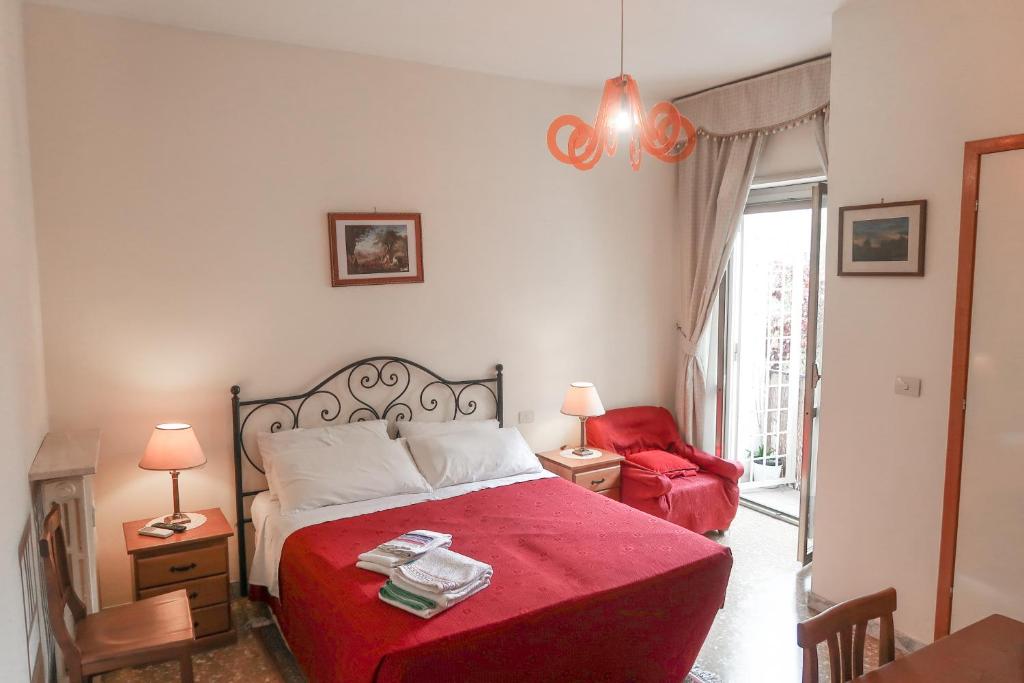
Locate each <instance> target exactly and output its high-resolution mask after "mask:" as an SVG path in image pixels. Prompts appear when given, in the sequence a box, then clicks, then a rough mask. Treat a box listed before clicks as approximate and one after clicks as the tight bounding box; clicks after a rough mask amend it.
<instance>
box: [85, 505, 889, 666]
mask: <svg viewBox="0 0 1024 683" xmlns="http://www.w3.org/2000/svg"><path fill="white" fill-rule="evenodd" d="M713 538H714V539H715V540H716V541H718V542H720V543H723V544H725V545H728V546H730V547H731V548H732V551H733V558H734V565H733V571H732V576H731V578H730V581H729V591H728V595H727V596H726V604H725V608H724V609H723V610H722V611H720V612H719V613H718V616H717V617H716V619H715V624H714V626H713V627H712V629H711V633H710V634H709V635H708V639H707V641H706V642H705V644H704V648H703V649H702V650H701V653H700V656H699V657H698V659H697V665H698V666H699V667H701V668H702V669H704V670H705V671H708V672H712V673H714V674H717V677H718V678H719V679H720V680H721V681H722V682H723V683H748V682H756V683H772V682H774V681H785V682H786V683H792V682H795V681H799V680H800V672H801V664H800V649H799V648H798V647H797V646H796V623H797V622H798V621H800V620H802V619H805V618H806V617H808V616H810V614H811V613H810V612H809V610H808V609H807V605H806V600H805V594H806V586H807V583H808V582H809V577H808V573H807V571H806V570H803V569H801V568H800V565H799V564H798V563H797V561H796V527H794V526H793V525H791V524H786V523H785V522H780V521H778V520H775V519H772V518H770V517H767V516H765V515H762V514H760V513H758V512H754V511H753V510H749V509H747V508H743V507H741V508H740V509H739V514H738V515H737V517H736V521H735V522H733V526H732V529H731V530H730V531H728V532H727V533H726V534H725V535H723V536H713ZM234 613H235V617H236V623H237V624H239V625H240V627H239V639H238V643H237V644H236V645H232V646H229V647H224V648H220V649H217V650H211V651H208V652H205V653H202V654H199V655H196V656H195V657H194V658H193V661H194V666H195V674H196V681H197V683H207V682H210V683H236V682H241V681H245V682H246V683H248V682H250V681H252V682H253V683H278V682H283V683H294V682H297V681H301V680H302V676H301V674H300V673H299V672H298V668H297V667H296V665H295V662H294V660H292V658H291V655H290V654H289V653H288V651H287V650H286V649H285V647H284V645H283V642H282V641H281V639H280V636H279V634H278V632H277V629H276V627H275V626H274V625H273V624H272V622H270V621H269V620H268V619H267V618H266V617H267V613H266V608H265V607H264V606H262V605H259V604H255V603H249V601H248V600H238V601H236V602H235V604H234ZM868 641H869V642H868V644H867V645H868V649H869V651H870V654H869V655H868V659H869V661H871V662H874V661H875V658H876V657H877V654H876V653H877V642H876V641H873V639H870V638H869V639H868ZM820 657H822V658H823V661H827V657H825V656H824V651H822V654H821V655H820ZM823 673H824V672H823ZM102 680H103V683H142V682H145V683H162V682H163V681H167V682H168V683H170V682H172V681H177V680H178V668H177V665H176V664H173V663H166V664H159V665H154V666H149V667H138V668H135V669H130V670H123V671H118V672H115V673H113V674H108V675H105V676H103V677H102ZM822 680H823V681H827V680H828V676H827V675H823V677H822Z"/></svg>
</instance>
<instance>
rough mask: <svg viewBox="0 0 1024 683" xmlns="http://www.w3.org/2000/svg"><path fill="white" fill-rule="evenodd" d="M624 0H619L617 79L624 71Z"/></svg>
mask: <svg viewBox="0 0 1024 683" xmlns="http://www.w3.org/2000/svg"><path fill="white" fill-rule="evenodd" d="M625 53H626V0H619V79H620V80H621V79H622V76H623V75H624V74H625V73H626V70H625V68H624V66H623V65H624V64H625Z"/></svg>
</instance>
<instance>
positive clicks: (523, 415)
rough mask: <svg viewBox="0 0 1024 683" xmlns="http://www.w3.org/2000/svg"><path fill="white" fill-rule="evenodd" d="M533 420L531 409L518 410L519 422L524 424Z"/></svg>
mask: <svg viewBox="0 0 1024 683" xmlns="http://www.w3.org/2000/svg"><path fill="white" fill-rule="evenodd" d="M531 422H533V411H532V410H520V411H519V424H521V425H525V424H530V423H531Z"/></svg>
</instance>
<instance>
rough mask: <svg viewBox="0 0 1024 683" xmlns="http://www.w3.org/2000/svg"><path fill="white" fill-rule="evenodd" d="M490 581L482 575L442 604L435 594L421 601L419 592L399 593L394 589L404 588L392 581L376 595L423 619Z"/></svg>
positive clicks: (402, 589)
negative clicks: (456, 595) (457, 594)
mask: <svg viewBox="0 0 1024 683" xmlns="http://www.w3.org/2000/svg"><path fill="white" fill-rule="evenodd" d="M490 583H491V581H490V578H489V577H484V578H483V579H481V580H480V581H478V582H476V583H474V584H473V585H471V586H469V587H467V588H466V589H465V590H464V591H462V592H461V593H460V594H459V596H458V597H455V596H452V597H451V598H450V599H448V600H446V601H445V602H444V604H443V605H442V604H441V602H439V601H438V600H437V599H436V596H435V597H434V598H432V599H431V600H432V601H433V602H431V600H427V601H421V600H419V599H417V597H416V596H418V595H419V593H417V594H415V595H413V596H409V595H405V596H402V595H399V594H397V593H396V590H397V591H404V590H406V589H405V588H402V587H400V586H397V585H395V584H394V583H393V581H389V582H388V584H391V585H388V584H385V586H384V587H383V588H381V589H380V591H379V592H378V593H377V596H378V597H379V598H380V599H381V600H382V601H383V602H386V603H387V604H389V605H393V606H394V607H397V608H398V609H400V610H404V611H406V612H408V613H409V614H415V615H416V616H418V617H422V618H423V619H430V618H431V617H433V616H436V615H438V614H440V613H441V612H443V611H445V610H446V609H448V608H450V607H451V606H452V605H455V604H458V603H460V602H462V601H463V600H465V599H466V598H468V597H470V596H471V595H475V594H476V593H479V592H480V591H482V590H483V589H485V588H487V586H489V585H490Z"/></svg>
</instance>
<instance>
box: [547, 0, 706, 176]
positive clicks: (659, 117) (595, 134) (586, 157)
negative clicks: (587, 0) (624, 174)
mask: <svg viewBox="0 0 1024 683" xmlns="http://www.w3.org/2000/svg"><path fill="white" fill-rule="evenodd" d="M624 3H625V0H620V4H619V75H618V76H613V77H612V78H609V79H608V80H607V81H605V82H604V93H603V94H602V95H601V104H600V105H599V106H598V109H597V118H596V119H595V120H594V124H593V125H590V124H589V123H587V122H586V121H584V120H583V119H581V118H580V117H578V116H576V115H575V114H562V115H561V116H559V117H558V118H556V119H555V120H554V121H552V122H551V125H550V126H548V150H550V152H551V154H552V156H554V157H555V158H556V159H558V160H559V161H561V162H562V163H564V164H571V165H572V166H575V167H576V168H578V169H579V170H581V171H588V170H590V169H592V168H593V167H594V166H596V165H597V162H598V161H600V160H601V153H602V152H607V153H608V156H612V155H614V154H615V149H616V147H617V146H618V141H619V135H620V134H625V135H627V136H628V137H629V163H630V164H631V165H632V166H633V170H634V171H636V170H639V168H640V157H641V155H642V153H643V152H644V151H646V152H647V153H648V154H650V155H651V156H652V157H654V158H655V159H661V160H662V161H665V162H668V163H674V162H679V161H682V160H683V159H685V158H686V157H688V156H690V155H691V154H693V150H694V147H696V146H697V131H696V130H695V129H694V126H693V123H691V122H690V120H689V119H688V118H686V117H685V116H683V115H682V114H680V113H679V110H678V109H676V108H675V106H673V104H672V103H671V102H658V103H657V104H656V105H654V106H653V107H651V111H650V112H649V113H648V112H645V111H644V103H643V101H642V100H641V99H640V89H639V88H638V87H637V84H636V81H635V80H633V77H632V76H630V75H629V74H627V73H625V72H624V71H623V63H624V60H623V55H624V52H625V49H624V42H625V7H624ZM566 127H568V128H569V129H570V130H569V137H568V139H567V140H566V143H567V144H566V146H565V149H564V151H563V149H562V148H561V147H560V146H559V144H558V133H559V132H560V131H561V130H562V129H563V128H566ZM684 133H685V141H684V142H680V137H681V136H682V135H683V134H684Z"/></svg>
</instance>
